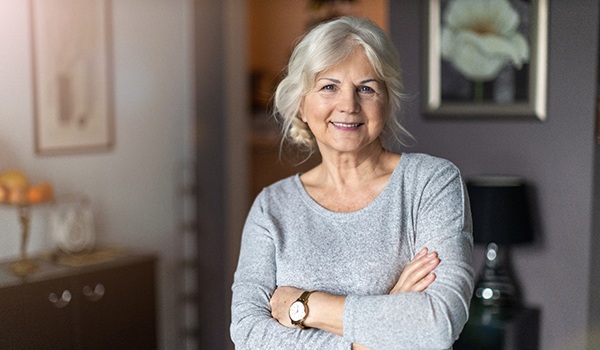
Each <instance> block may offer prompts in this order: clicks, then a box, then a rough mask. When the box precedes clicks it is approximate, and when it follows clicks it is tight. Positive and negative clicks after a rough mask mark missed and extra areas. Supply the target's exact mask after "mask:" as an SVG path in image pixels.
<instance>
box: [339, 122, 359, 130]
mask: <svg viewBox="0 0 600 350" xmlns="http://www.w3.org/2000/svg"><path fill="white" fill-rule="evenodd" d="M331 124H333V125H334V126H337V127H338V128H348V129H350V128H357V127H359V126H361V125H363V123H339V122H331Z"/></svg>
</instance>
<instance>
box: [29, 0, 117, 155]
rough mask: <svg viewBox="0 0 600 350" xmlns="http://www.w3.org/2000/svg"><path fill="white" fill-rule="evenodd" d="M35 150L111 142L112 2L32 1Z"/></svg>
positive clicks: (102, 146)
mask: <svg viewBox="0 0 600 350" xmlns="http://www.w3.org/2000/svg"><path fill="white" fill-rule="evenodd" d="M30 11H31V26H32V31H31V33H32V40H31V42H32V64H33V69H32V71H33V100H34V101H33V105H34V133H35V150H36V153H37V154H39V155H51V154H64V153H79V152H94V151H96V152H97V151H106V150H108V149H110V148H111V147H112V146H113V143H114V125H113V124H114V111H113V86H112V81H113V80H112V79H113V77H112V75H113V70H112V50H111V35H112V30H111V0H87V1H80V0H30Z"/></svg>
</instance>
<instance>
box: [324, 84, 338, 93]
mask: <svg viewBox="0 0 600 350" xmlns="http://www.w3.org/2000/svg"><path fill="white" fill-rule="evenodd" d="M321 90H325V91H333V90H335V85H332V84H329V85H325V86H323V87H322V88H321Z"/></svg>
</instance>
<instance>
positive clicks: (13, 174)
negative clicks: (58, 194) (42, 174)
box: [0, 169, 54, 205]
mask: <svg viewBox="0 0 600 350" xmlns="http://www.w3.org/2000/svg"><path fill="white" fill-rule="evenodd" d="M53 195H54V194H53V189H52V185H51V184H50V183H49V182H46V181H44V182H38V183H32V182H31V181H30V179H29V177H28V176H27V175H26V174H25V173H24V172H23V171H21V170H19V169H8V170H4V171H1V172H0V203H3V204H12V205H30V204H38V203H43V202H47V201H50V200H52V198H53Z"/></svg>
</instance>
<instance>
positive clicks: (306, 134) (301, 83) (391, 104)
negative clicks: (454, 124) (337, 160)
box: [273, 17, 412, 155]
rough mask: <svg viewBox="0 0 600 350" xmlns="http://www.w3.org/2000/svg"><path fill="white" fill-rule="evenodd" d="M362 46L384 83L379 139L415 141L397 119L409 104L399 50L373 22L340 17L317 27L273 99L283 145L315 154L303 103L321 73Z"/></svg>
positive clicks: (303, 43)
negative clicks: (302, 111) (384, 115)
mask: <svg viewBox="0 0 600 350" xmlns="http://www.w3.org/2000/svg"><path fill="white" fill-rule="evenodd" d="M359 46H360V47H362V48H363V49H364V51H365V54H366V56H367V58H368V60H369V61H370V62H371V64H372V65H373V68H374V69H375V72H376V73H377V74H378V75H379V76H378V78H380V79H382V80H383V81H384V83H385V88H386V92H387V97H388V104H387V106H386V112H387V120H386V123H385V126H384V128H383V131H382V134H381V136H380V139H381V138H385V139H389V138H390V137H391V138H392V139H393V140H394V141H398V142H400V143H401V144H405V142H404V140H405V139H406V138H412V136H411V135H410V133H409V132H408V131H407V130H406V129H405V128H404V127H403V126H402V125H401V124H400V122H399V121H398V120H397V118H396V115H397V114H398V112H399V111H400V109H401V106H402V101H403V100H404V99H405V95H404V89H403V84H402V72H401V70H400V59H399V55H398V52H397V50H396V48H395V47H394V45H393V43H392V42H391V40H390V38H389V37H388V35H387V34H386V33H385V32H384V31H383V30H382V29H381V28H379V27H378V26H377V25H376V24H374V23H373V22H372V21H370V20H368V19H359V18H354V17H340V18H337V19H334V20H331V21H328V22H324V23H321V24H319V25H317V26H316V27H314V28H313V29H312V30H310V31H309V32H308V33H307V34H306V35H304V36H303V37H302V38H301V40H300V42H299V43H298V44H297V45H296V47H295V48H294V50H293V52H292V55H291V58H290V61H289V63H288V66H287V74H286V75H285V77H284V78H283V79H282V80H281V82H280V83H279V85H278V86H277V89H276V90H275V96H274V110H273V114H274V116H275V118H277V119H278V120H279V122H280V125H281V131H282V134H283V139H282V143H283V142H284V141H289V142H291V143H292V144H295V145H297V146H299V147H300V149H301V150H303V151H306V152H308V153H309V155H310V154H313V153H314V152H315V151H316V149H317V147H316V140H315V138H314V136H313V135H312V133H311V131H310V129H309V128H308V125H306V124H305V123H304V122H303V121H302V119H301V116H300V105H301V102H302V99H303V98H304V96H306V95H307V94H308V93H309V92H310V91H311V90H312V89H313V88H314V86H315V82H316V77H317V75H318V74H320V73H321V72H323V71H325V70H327V69H329V68H331V67H334V66H336V65H337V64H339V63H341V62H342V61H343V60H344V59H345V58H346V57H348V56H349V55H350V54H351V53H352V52H353V51H354V49H356V48H357V47H359ZM382 141H384V139H382Z"/></svg>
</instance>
